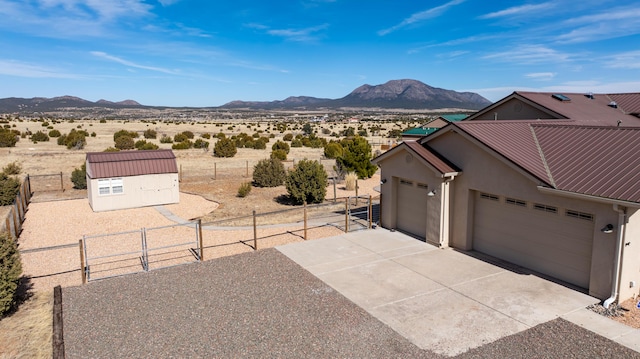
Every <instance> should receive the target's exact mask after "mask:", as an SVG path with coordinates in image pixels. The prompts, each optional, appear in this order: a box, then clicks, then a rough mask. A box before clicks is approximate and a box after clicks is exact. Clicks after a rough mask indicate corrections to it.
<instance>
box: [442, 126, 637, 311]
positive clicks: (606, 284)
mask: <svg viewBox="0 0 640 359" xmlns="http://www.w3.org/2000/svg"><path fill="white" fill-rule="evenodd" d="M429 146H431V147H432V148H433V149H435V150H436V151H438V152H439V153H441V154H443V155H444V156H445V157H447V159H449V160H450V161H452V162H453V163H454V164H455V165H456V166H458V167H459V168H461V169H462V175H460V176H458V177H456V179H455V180H454V186H453V193H452V195H453V205H452V209H451V213H452V216H451V221H452V226H451V237H450V245H451V246H453V247H457V248H460V249H464V250H471V249H472V248H473V233H472V232H473V230H472V229H473V208H474V196H473V194H474V191H480V192H486V193H491V194H496V195H500V196H508V197H513V198H517V199H521V200H525V201H529V202H536V203H542V204H547V205H551V206H555V207H558V210H559V213H564V210H565V209H572V210H577V211H581V212H586V213H591V214H593V215H594V230H593V246H592V258H591V278H590V283H589V293H590V294H591V295H593V296H595V297H598V298H600V299H606V298H607V297H608V296H609V295H610V290H611V281H612V278H613V267H614V265H613V261H614V253H615V235H613V234H605V233H602V232H601V231H600V229H601V228H602V227H604V226H605V225H606V224H608V223H613V224H615V223H617V217H618V216H617V212H615V211H614V210H613V206H612V205H611V204H604V203H598V202H592V201H586V200H582V199H575V198H568V197H563V196H557V195H551V194H546V193H542V192H540V191H539V190H538V188H537V186H538V183H537V182H536V181H535V180H533V179H531V178H529V177H527V176H526V175H524V174H523V173H521V172H518V170H517V169H516V168H515V167H512V166H509V165H507V164H506V163H505V162H503V161H501V160H499V159H497V158H496V157H494V156H492V155H490V154H489V153H488V152H486V151H485V150H483V149H481V148H480V147H479V146H477V145H475V144H473V143H471V142H470V141H468V140H467V139H465V138H463V137H462V136H461V135H459V134H456V133H453V132H448V133H446V134H444V135H441V136H439V137H437V138H435V139H433V140H432V141H430V142H429ZM638 224H640V220H638ZM629 227H631V226H629ZM629 227H628V229H629V230H630V228H629ZM635 228H636V227H634V229H635ZM636 257H637V256H636ZM637 268H638V266H637V265H636V270H637Z"/></svg>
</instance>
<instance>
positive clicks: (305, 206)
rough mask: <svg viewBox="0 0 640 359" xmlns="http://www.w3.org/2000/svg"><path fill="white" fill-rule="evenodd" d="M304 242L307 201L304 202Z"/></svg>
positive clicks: (305, 237)
mask: <svg viewBox="0 0 640 359" xmlns="http://www.w3.org/2000/svg"><path fill="white" fill-rule="evenodd" d="M304 240H305V241H306V240H307V201H304Z"/></svg>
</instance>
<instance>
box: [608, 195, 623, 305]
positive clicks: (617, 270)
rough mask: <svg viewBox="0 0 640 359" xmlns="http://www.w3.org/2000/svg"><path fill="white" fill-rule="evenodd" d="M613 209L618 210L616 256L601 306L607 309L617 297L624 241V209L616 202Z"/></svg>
mask: <svg viewBox="0 0 640 359" xmlns="http://www.w3.org/2000/svg"><path fill="white" fill-rule="evenodd" d="M613 210H614V211H616V212H618V228H617V233H616V256H615V260H614V263H613V265H614V272H613V281H612V283H611V296H610V297H609V298H608V299H607V300H605V301H604V303H602V306H603V307H605V308H606V309H609V306H610V305H611V303H613V302H615V301H616V300H617V299H618V294H619V293H618V287H619V286H618V282H619V281H620V269H621V268H620V267H621V264H622V242H623V241H624V237H623V236H624V227H625V222H626V210H625V209H622V208H620V207H619V206H618V205H617V204H614V205H613Z"/></svg>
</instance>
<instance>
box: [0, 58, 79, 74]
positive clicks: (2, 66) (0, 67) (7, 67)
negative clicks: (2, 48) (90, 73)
mask: <svg viewBox="0 0 640 359" xmlns="http://www.w3.org/2000/svg"><path fill="white" fill-rule="evenodd" d="M0 75H8V76H16V77H29V78H59V79H79V78H82V76H78V75H75V74H70V73H67V72H63V71H60V70H58V69H55V68H50V67H46V66H40V65H33V64H28V63H24V62H18V61H13V60H2V59H0Z"/></svg>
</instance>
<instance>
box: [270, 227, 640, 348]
mask: <svg viewBox="0 0 640 359" xmlns="http://www.w3.org/2000/svg"><path fill="white" fill-rule="evenodd" d="M277 249H278V250H279V251H280V252H282V253H283V254H285V255H286V256H288V257H289V258H290V259H292V260H293V261H295V262H297V263H298V264H299V265H301V266H302V267H304V268H305V269H307V270H308V271H309V272H311V273H313V274H314V275H315V276H317V277H318V278H320V279H321V280H323V281H324V282H325V283H327V284H328V285H330V286H331V287H333V288H334V289H336V290H337V291H339V292H340V293H341V294H342V295H344V296H345V297H347V298H349V299H350V300H351V301H353V302H354V303H356V304H357V305H359V306H360V307H362V308H363V309H365V310H366V311H368V312H369V313H370V314H372V315H373V316H375V317H376V318H378V319H379V320H380V321H382V322H383V323H385V324H387V325H389V326H390V327H391V328H392V329H394V330H395V331H396V332H398V333H400V334H401V335H403V336H404V337H406V338H407V339H409V340H410V341H411V342H413V343H414V344H416V345H417V346H418V347H420V348H422V349H427V350H431V351H434V352H436V353H439V354H443V355H448V356H453V355H456V354H459V353H463V352H466V351H467V350H469V349H471V348H476V347H479V346H482V345H484V344H487V343H490V342H493V341H496V340H498V339H500V338H502V337H505V336H508V335H512V334H515V333H518V332H521V331H523V330H526V329H528V328H531V327H534V326H536V325H538V324H541V323H544V322H547V321H550V320H553V319H556V318H558V317H562V318H564V319H566V320H568V321H571V322H573V323H574V324H577V325H579V326H582V327H584V328H586V329H589V330H591V331H593V332H596V333H598V334H600V335H602V336H604V337H606V338H609V339H612V340H615V341H617V342H618V343H620V344H622V345H625V346H627V347H629V348H631V349H634V350H636V351H640V330H636V329H633V328H630V327H627V326H625V325H622V324H619V323H617V322H614V321H612V320H610V319H608V318H605V317H602V316H600V315H598V314H596V313H593V312H591V311H589V310H587V309H585V307H587V306H588V305H590V304H594V303H598V302H599V300H598V299H596V298H593V297H590V296H588V295H586V294H583V293H580V292H578V291H575V290H572V289H570V288H567V287H565V286H562V285H560V284H557V283H554V282H551V281H548V280H545V279H543V278H540V277H539V276H536V275H534V274H531V273H529V272H527V271H523V270H522V269H521V268H518V267H511V268H509V266H504V265H502V266H501V265H500V263H499V262H493V261H490V260H489V261H487V260H483V259H482V257H476V256H474V255H473V254H474V253H473V252H472V253H469V254H467V253H462V252H459V251H456V250H453V249H438V248H436V247H434V246H431V245H429V244H426V243H424V242H420V241H418V240H416V239H414V238H411V237H409V236H406V235H404V234H401V233H399V232H390V231H387V230H385V229H375V230H364V231H358V232H352V233H348V234H344V235H341V236H337V237H330V238H324V239H318V240H314V241H308V242H301V243H292V244H287V245H284V246H280V247H277Z"/></svg>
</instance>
